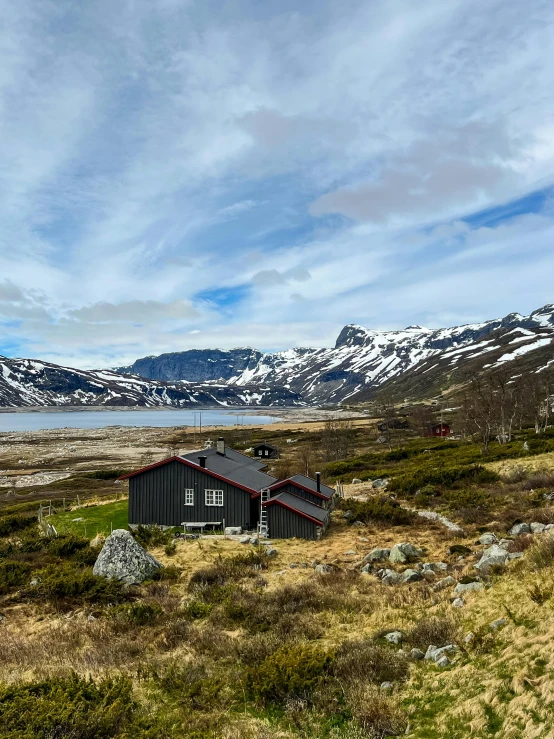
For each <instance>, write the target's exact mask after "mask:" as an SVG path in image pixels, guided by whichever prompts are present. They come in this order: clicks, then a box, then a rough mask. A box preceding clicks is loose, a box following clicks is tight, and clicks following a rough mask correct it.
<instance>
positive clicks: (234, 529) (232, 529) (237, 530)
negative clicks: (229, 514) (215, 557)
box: [224, 526, 242, 536]
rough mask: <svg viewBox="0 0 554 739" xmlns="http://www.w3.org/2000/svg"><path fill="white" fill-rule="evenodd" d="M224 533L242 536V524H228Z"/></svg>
mask: <svg viewBox="0 0 554 739" xmlns="http://www.w3.org/2000/svg"><path fill="white" fill-rule="evenodd" d="M224 534H225V536H240V534H242V529H241V527H240V526H226V527H225V531H224Z"/></svg>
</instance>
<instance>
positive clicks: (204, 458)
mask: <svg viewBox="0 0 554 739" xmlns="http://www.w3.org/2000/svg"><path fill="white" fill-rule="evenodd" d="M207 459H208V457H198V461H199V462H200V467H203V468H204V469H205V468H206V460H207Z"/></svg>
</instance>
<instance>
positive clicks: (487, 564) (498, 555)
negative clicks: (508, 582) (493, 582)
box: [474, 544, 508, 575]
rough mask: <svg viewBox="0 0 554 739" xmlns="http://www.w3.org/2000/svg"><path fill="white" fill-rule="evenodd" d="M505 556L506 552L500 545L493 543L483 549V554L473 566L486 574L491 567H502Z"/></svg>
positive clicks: (506, 555) (504, 562)
mask: <svg viewBox="0 0 554 739" xmlns="http://www.w3.org/2000/svg"><path fill="white" fill-rule="evenodd" d="M507 558H508V552H507V551H506V550H505V549H503V548H502V547H499V546H498V544H493V545H492V547H489V548H488V549H485V551H484V552H483V556H482V557H481V559H480V560H479V562H477V564H476V565H474V567H475V568H476V569H477V570H479V572H480V573H481V574H482V575H488V574H490V572H491V570H492V569H493V567H503V566H504V565H505V564H506V560H507Z"/></svg>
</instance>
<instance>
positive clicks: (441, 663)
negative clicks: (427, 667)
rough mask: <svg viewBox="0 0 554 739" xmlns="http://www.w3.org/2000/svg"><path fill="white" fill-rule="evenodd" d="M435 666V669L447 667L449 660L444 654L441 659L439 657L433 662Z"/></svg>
mask: <svg viewBox="0 0 554 739" xmlns="http://www.w3.org/2000/svg"><path fill="white" fill-rule="evenodd" d="M435 664H436V665H437V667H448V665H449V664H450V660H449V659H448V657H447V656H446V654H443V655H442V657H440V658H439V659H438V660H437V661H436V662H435Z"/></svg>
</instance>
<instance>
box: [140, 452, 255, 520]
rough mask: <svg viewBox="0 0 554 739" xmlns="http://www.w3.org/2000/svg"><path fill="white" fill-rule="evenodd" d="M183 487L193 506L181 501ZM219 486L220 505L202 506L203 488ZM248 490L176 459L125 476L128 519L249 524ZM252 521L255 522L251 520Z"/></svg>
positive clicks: (217, 488)
mask: <svg viewBox="0 0 554 739" xmlns="http://www.w3.org/2000/svg"><path fill="white" fill-rule="evenodd" d="M185 488H193V489H194V491H195V493H194V506H186V505H185ZM206 489H208V490H210V489H211V490H223V506H206V505H205V502H204V501H205V495H204V491H205V490H206ZM250 501H251V496H250V493H248V492H246V491H245V490H241V489H240V488H237V487H235V486H234V485H231V484H230V483H227V482H223V480H218V479H216V478H214V477H211V476H210V475H207V474H206V473H205V472H201V471H200V470H199V469H193V468H192V467H188V466H187V465H184V464H181V463H180V462H169V463H168V464H165V465H162V466H160V467H155V468H154V469H152V470H148V471H147V472H143V473H141V474H140V475H136V476H135V477H131V478H130V479H129V523H141V524H149V523H156V524H160V525H162V526H180V525H181V523H182V522H183V521H186V522H189V523H192V522H200V521H223V519H225V525H226V526H244V525H245V524H250V523H251V522H250V516H251V506H250ZM252 523H253V524H254V525H255V523H256V522H252Z"/></svg>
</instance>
